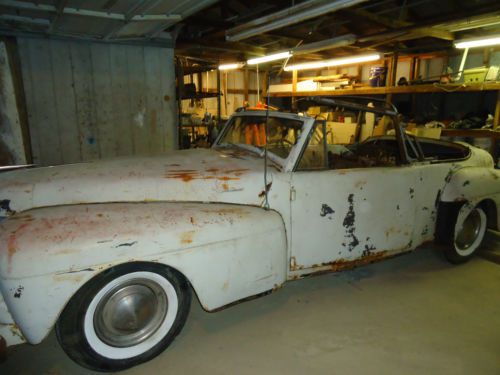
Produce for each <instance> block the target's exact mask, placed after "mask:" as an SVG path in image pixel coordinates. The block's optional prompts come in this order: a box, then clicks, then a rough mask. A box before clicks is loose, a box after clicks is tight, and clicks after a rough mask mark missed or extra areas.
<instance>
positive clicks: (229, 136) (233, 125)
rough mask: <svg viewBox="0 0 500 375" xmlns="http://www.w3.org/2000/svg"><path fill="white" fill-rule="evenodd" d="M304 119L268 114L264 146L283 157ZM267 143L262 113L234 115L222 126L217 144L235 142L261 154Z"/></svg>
mask: <svg viewBox="0 0 500 375" xmlns="http://www.w3.org/2000/svg"><path fill="white" fill-rule="evenodd" d="M302 126H303V121H300V120H292V119H287V118H283V117H273V116H272V115H270V116H269V119H268V121H267V150H268V152H270V153H273V154H274V155H276V156H278V157H279V158H282V159H286V158H287V157H288V155H289V154H290V151H291V149H292V147H293V146H294V145H295V144H296V143H297V141H298V139H299V136H300V133H301V132H302ZM265 145H266V117H265V116H235V117H233V118H232V119H231V122H230V123H229V124H228V125H227V126H226V127H225V129H224V134H223V135H222V137H221V138H220V140H219V142H218V143H217V145H216V147H230V146H235V147H239V148H243V149H246V150H249V151H252V152H255V153H257V154H259V155H261V156H262V155H263V153H264V146H265Z"/></svg>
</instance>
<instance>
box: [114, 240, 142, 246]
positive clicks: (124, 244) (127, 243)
mask: <svg viewBox="0 0 500 375" xmlns="http://www.w3.org/2000/svg"><path fill="white" fill-rule="evenodd" d="M135 244H137V241H133V242H124V243H121V244H119V245H116V246H115V247H123V246H128V247H130V246H134V245H135Z"/></svg>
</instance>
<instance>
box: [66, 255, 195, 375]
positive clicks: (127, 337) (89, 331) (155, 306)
mask: <svg viewBox="0 0 500 375" xmlns="http://www.w3.org/2000/svg"><path fill="white" fill-rule="evenodd" d="M190 303H191V293H190V289H189V285H188V283H187V281H186V280H185V279H184V277H182V275H180V274H179V273H178V272H176V271H175V270H172V269H169V268H167V267H165V266H161V265H157V264H150V263H128V264H125V265H121V266H118V267H114V268H112V269H109V270H107V271H106V272H104V273H103V274H100V275H98V276H96V277H95V278H94V279H92V280H90V281H89V282H88V283H87V284H85V285H84V286H83V287H82V288H81V289H80V290H79V291H78V292H77V293H76V294H75V295H74V296H73V298H72V299H71V300H70V302H69V303H68V305H67V306H66V308H65V309H64V311H63V313H62V314H61V317H60V318H59V321H58V322H57V325H56V332H57V337H58V340H59V343H60V344H61V346H62V347H63V349H64V350H65V352H66V353H67V354H68V355H69V356H70V357H71V358H72V359H73V360H74V361H75V362H77V363H79V364H80V365H82V366H84V367H87V368H89V369H93V370H99V371H116V370H123V369H126V368H129V367H132V366H135V365H137V364H139V363H142V362H146V361H148V360H150V359H152V358H154V357H155V356H157V355H158V354H160V353H161V352H162V351H163V350H164V349H166V348H167V346H168V345H169V344H170V343H171V342H172V341H173V339H174V338H175V336H177V334H178V333H179V332H180V330H181V329H182V327H183V325H184V323H185V321H186V317H187V314H188V312H189V307H190Z"/></svg>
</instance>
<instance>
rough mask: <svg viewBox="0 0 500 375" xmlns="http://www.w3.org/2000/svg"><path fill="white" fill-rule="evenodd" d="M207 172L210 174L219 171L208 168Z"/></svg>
mask: <svg viewBox="0 0 500 375" xmlns="http://www.w3.org/2000/svg"><path fill="white" fill-rule="evenodd" d="M206 171H207V172H210V173H217V172H218V171H219V169H218V168H208V169H206Z"/></svg>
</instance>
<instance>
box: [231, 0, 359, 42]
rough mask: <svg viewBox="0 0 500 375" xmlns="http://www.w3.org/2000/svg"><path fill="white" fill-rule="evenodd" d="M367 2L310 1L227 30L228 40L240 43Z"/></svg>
mask: <svg viewBox="0 0 500 375" xmlns="http://www.w3.org/2000/svg"><path fill="white" fill-rule="evenodd" d="M366 1H368V0H335V1H318V0H309V1H306V2H304V3H301V4H299V5H296V6H293V7H290V8H288V9H285V10H282V11H280V12H277V13H273V14H270V15H268V16H265V17H261V18H259V19H257V20H254V21H250V22H248V23H246V24H243V25H240V26H238V27H236V28H233V29H230V30H227V31H226V40H228V41H239V40H243V39H247V38H250V37H252V36H255V35H259V34H263V33H266V32H269V31H272V30H276V29H280V28H282V27H285V26H290V25H294V24H297V23H299V22H302V21H305V20H308V19H311V18H315V17H318V16H321V15H324V14H326V13H331V12H335V11H337V10H340V9H343V8H349V7H352V6H354V5H357V4H360V3H364V2H366Z"/></svg>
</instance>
